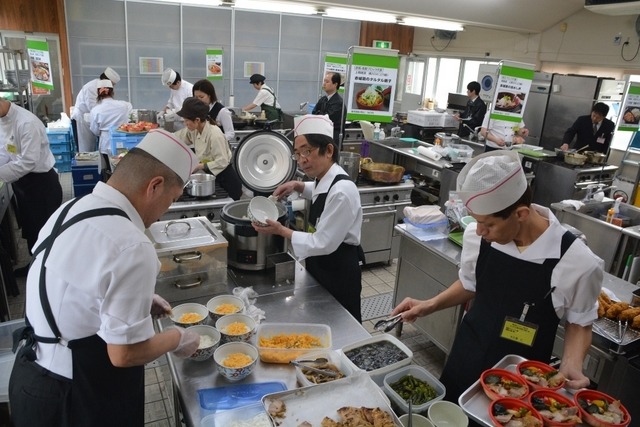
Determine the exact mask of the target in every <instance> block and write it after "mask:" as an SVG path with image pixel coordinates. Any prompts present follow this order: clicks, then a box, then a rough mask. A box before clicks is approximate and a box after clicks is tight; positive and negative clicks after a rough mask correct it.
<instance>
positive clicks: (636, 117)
mask: <svg viewBox="0 0 640 427" xmlns="http://www.w3.org/2000/svg"><path fill="white" fill-rule="evenodd" d="M620 111H621V113H622V116H621V118H620V122H619V124H618V130H621V131H627V132H629V131H631V132H637V131H638V127H639V123H640V83H637V82H635V83H634V82H632V83H630V84H629V90H628V92H627V97H626V98H625V101H624V106H623V107H622V109H621V110H620Z"/></svg>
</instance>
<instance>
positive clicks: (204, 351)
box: [187, 325, 220, 362]
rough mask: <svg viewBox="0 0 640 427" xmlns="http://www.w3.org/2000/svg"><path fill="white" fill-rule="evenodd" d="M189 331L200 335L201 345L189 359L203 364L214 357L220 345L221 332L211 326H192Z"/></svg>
mask: <svg viewBox="0 0 640 427" xmlns="http://www.w3.org/2000/svg"><path fill="white" fill-rule="evenodd" d="M187 329H188V330H190V331H193V332H195V333H197V334H198V335H200V345H199V346H198V349H197V350H196V352H195V353H193V354H192V355H191V356H189V359H190V360H195V361H196V362H202V361H203V360H207V359H208V358H210V357H211V356H213V352H214V351H215V349H216V348H217V347H218V344H220V332H218V330H217V329H216V328H214V327H213V326H209V325H196V326H190V327H188V328H187Z"/></svg>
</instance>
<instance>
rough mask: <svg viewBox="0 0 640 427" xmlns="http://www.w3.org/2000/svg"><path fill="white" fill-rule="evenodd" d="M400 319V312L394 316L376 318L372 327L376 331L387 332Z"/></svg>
mask: <svg viewBox="0 0 640 427" xmlns="http://www.w3.org/2000/svg"><path fill="white" fill-rule="evenodd" d="M401 321H402V313H398V314H396V315H395V316H391V317H387V318H386V319H382V320H378V321H377V322H376V324H375V325H373V329H374V330H376V331H383V332H389V331H390V330H392V329H393V328H395V327H396V325H397V324H398V323H400V322H401Z"/></svg>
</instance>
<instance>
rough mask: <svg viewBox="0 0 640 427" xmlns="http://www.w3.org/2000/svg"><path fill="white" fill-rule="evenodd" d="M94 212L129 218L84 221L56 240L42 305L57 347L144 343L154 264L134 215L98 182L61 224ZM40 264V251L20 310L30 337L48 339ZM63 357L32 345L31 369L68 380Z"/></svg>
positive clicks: (64, 352)
mask: <svg viewBox="0 0 640 427" xmlns="http://www.w3.org/2000/svg"><path fill="white" fill-rule="evenodd" d="M65 205H66V204H65ZM65 205H63V207H64V206H65ZM102 207H116V208H120V209H122V210H123V211H124V212H125V213H126V214H127V215H128V216H129V218H130V219H127V218H123V217H120V216H101V217H96V218H90V219H86V220H83V221H80V222H78V223H77V224H75V225H73V226H71V227H70V228H69V229H67V230H66V231H65V232H63V233H62V234H60V235H59V237H58V238H57V239H56V242H55V244H54V246H53V249H52V250H51V253H50V255H49V258H48V260H47V264H46V266H47V276H46V280H47V292H48V299H49V303H50V305H51V309H52V312H53V315H54V318H55V320H56V323H57V325H58V328H59V329H60V333H61V334H62V339H63V340H64V341H65V342H68V341H70V340H73V339H79V338H85V337H88V336H91V335H94V334H96V333H97V334H98V335H99V336H100V337H101V338H102V339H103V340H104V341H105V342H107V343H108V344H135V343H138V342H142V341H146V340H148V339H149V338H151V337H153V336H154V334H155V332H154V329H153V323H152V318H151V315H150V310H151V302H152V298H153V294H154V289H155V283H156V276H157V274H158V272H159V271H160V262H159V261H158V257H157V255H156V251H155V249H154V247H153V244H152V243H151V241H150V240H149V239H148V238H147V236H146V235H145V234H144V229H145V227H144V223H143V221H142V219H141V218H140V215H139V214H138V212H137V211H136V210H135V208H134V207H133V206H132V205H131V203H130V202H129V201H128V199H127V198H126V197H125V196H124V195H123V194H122V193H120V192H119V191H117V190H116V189H114V188H113V187H110V186H108V185H107V184H104V183H101V182H99V183H98V184H97V185H96V187H95V189H94V190H93V193H92V194H90V195H87V196H85V197H84V198H82V199H81V200H80V201H78V202H77V203H76V204H75V205H74V206H73V207H72V208H71V210H70V211H69V213H68V215H67V218H71V217H73V216H75V215H76V214H78V213H80V212H84V211H87V210H90V209H95V208H102ZM61 209H62V207H61V208H60V209H58V210H57V211H56V212H55V213H54V214H53V215H52V217H51V218H50V219H49V221H47V223H46V224H45V226H44V227H43V228H42V230H41V231H40V236H39V238H38V242H37V243H36V247H38V245H40V243H41V242H42V240H43V239H44V238H46V237H47V236H49V234H50V233H51V230H52V227H53V223H54V222H55V220H56V219H57V218H58V216H59V214H60V211H61ZM41 263H42V253H40V254H39V255H38V256H37V257H36V259H35V260H34V262H33V265H32V266H31V269H30V270H29V275H28V277H27V292H26V295H27V301H26V312H27V317H28V318H29V321H30V322H31V324H32V325H33V327H34V329H35V333H36V334H37V335H40V336H44V337H52V336H53V334H52V333H51V330H50V328H49V326H48V323H47V321H46V319H45V317H44V314H43V311H42V305H41V302H40V297H39V291H38V288H39V282H38V278H39V274H40V266H41ZM71 357H72V356H71V350H69V348H68V347H66V345H64V344H42V343H38V346H37V363H38V364H39V365H41V366H43V367H44V368H46V369H48V370H50V371H52V372H55V373H56V374H58V375H62V376H63V377H66V378H72V358H71Z"/></svg>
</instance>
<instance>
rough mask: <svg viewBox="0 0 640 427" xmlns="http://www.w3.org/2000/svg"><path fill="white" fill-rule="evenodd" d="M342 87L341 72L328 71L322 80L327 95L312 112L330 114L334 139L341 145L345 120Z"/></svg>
mask: <svg viewBox="0 0 640 427" xmlns="http://www.w3.org/2000/svg"><path fill="white" fill-rule="evenodd" d="M339 87H340V73H327V74H326V75H325V76H324V80H323V81H322V89H324V91H325V92H326V95H324V96H322V97H321V98H320V99H319V100H318V102H317V103H316V106H315V107H314V108H313V111H312V112H311V114H319V115H325V114H326V115H328V116H329V119H331V121H332V122H333V141H334V142H335V143H336V146H337V147H340V128H341V127H342V123H343V122H344V118H343V115H342V97H341V96H340V94H339V93H338V88H339Z"/></svg>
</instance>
